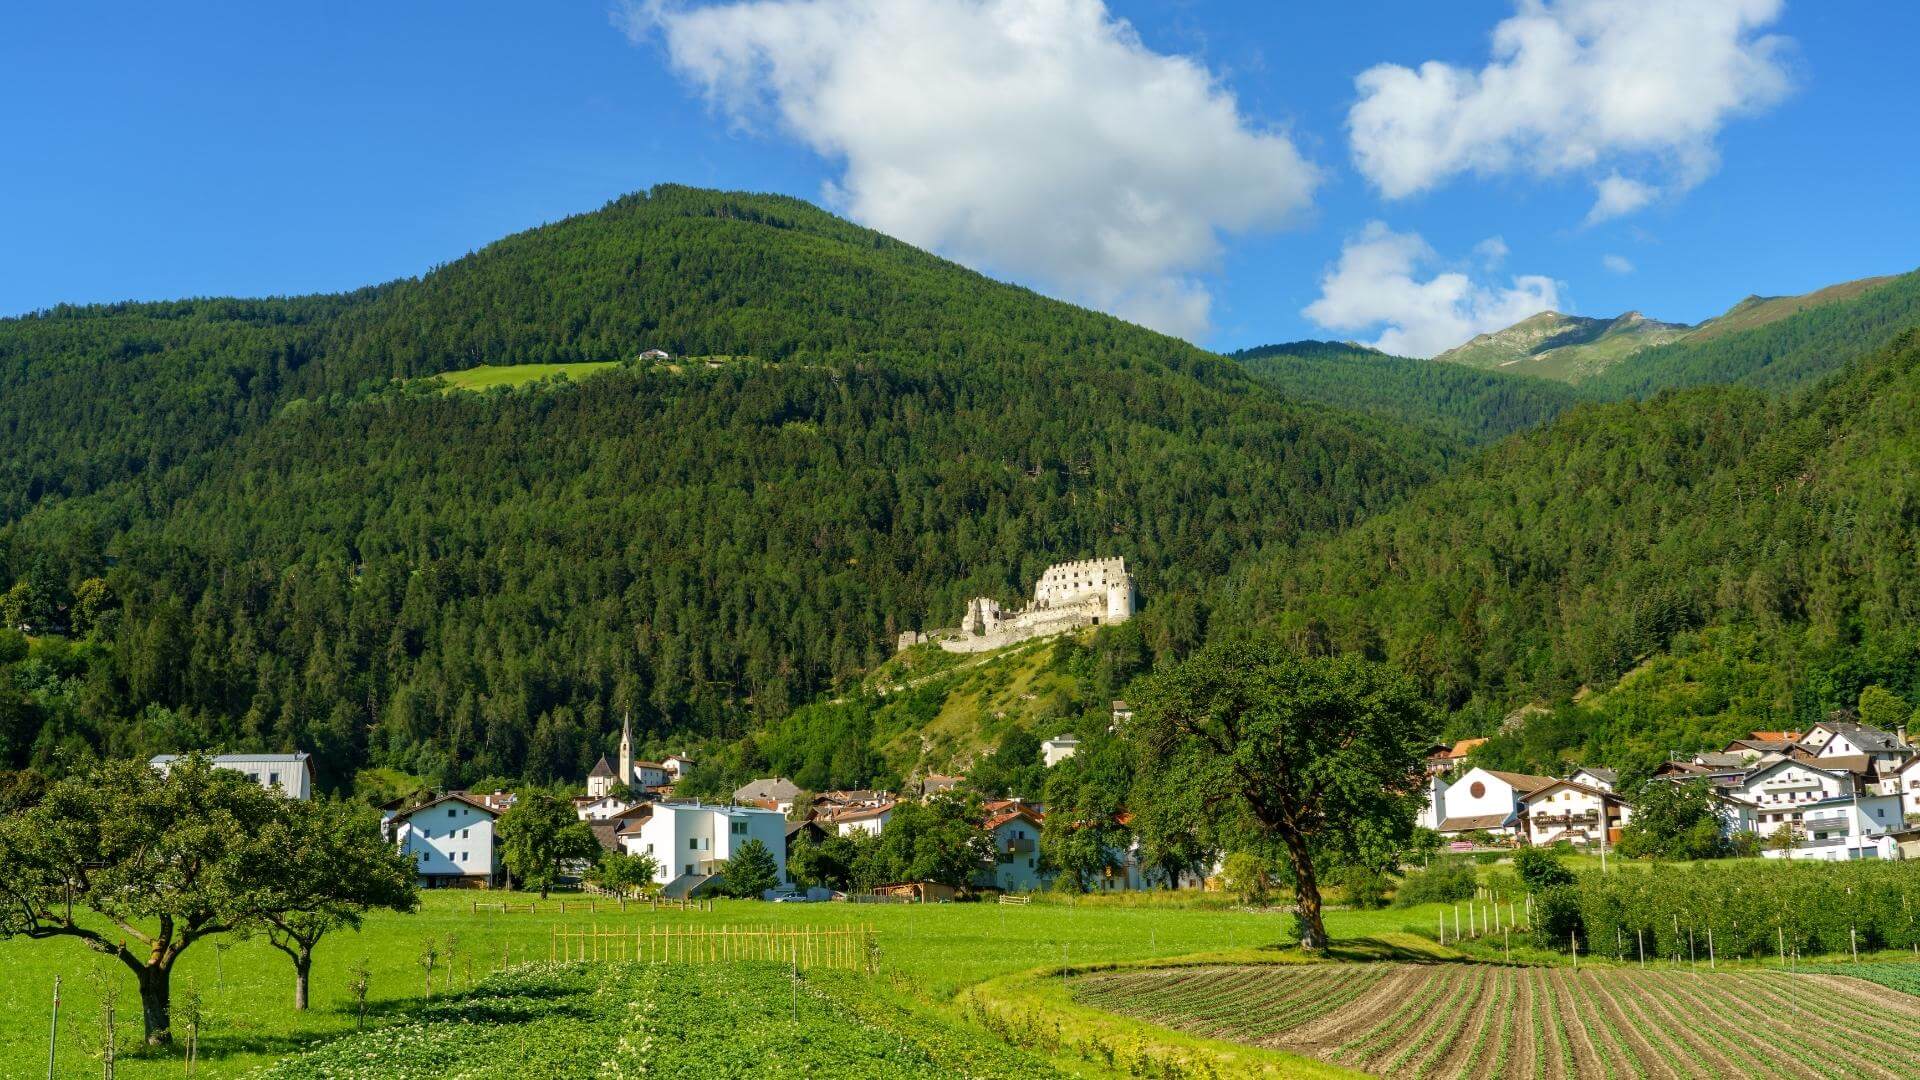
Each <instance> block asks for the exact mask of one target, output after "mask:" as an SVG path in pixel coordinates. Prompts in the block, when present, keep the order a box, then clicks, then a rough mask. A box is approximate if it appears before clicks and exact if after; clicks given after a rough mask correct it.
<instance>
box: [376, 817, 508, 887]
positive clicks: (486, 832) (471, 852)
mask: <svg viewBox="0 0 1920 1080" xmlns="http://www.w3.org/2000/svg"><path fill="white" fill-rule="evenodd" d="M493 824H494V817H493V815H491V814H489V813H487V812H486V811H484V810H481V809H480V808H478V807H475V806H469V805H467V804H466V803H463V802H459V801H457V800H448V801H446V802H440V803H435V804H433V805H432V806H428V807H425V808H423V809H421V810H417V811H415V812H414V813H412V814H410V815H408V816H407V817H406V818H404V819H403V820H402V821H401V822H400V825H399V827H398V829H397V831H396V835H395V837H394V839H395V841H396V842H397V843H398V844H399V847H400V853H401V854H402V855H405V856H407V857H408V858H410V859H412V860H413V865H414V871H415V873H417V874H419V875H420V876H421V877H422V878H426V877H451V876H456V875H457V876H460V877H467V878H491V877H493V875H494V874H495V873H496V872H497V871H498V869H499V865H498V853H497V851H496V849H495V847H494V842H493Z"/></svg>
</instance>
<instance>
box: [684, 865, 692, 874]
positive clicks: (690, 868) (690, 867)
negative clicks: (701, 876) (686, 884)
mask: <svg viewBox="0 0 1920 1080" xmlns="http://www.w3.org/2000/svg"><path fill="white" fill-rule="evenodd" d="M685 872H686V873H688V874H691V873H693V864H692V863H688V864H687V869H686V871H685Z"/></svg>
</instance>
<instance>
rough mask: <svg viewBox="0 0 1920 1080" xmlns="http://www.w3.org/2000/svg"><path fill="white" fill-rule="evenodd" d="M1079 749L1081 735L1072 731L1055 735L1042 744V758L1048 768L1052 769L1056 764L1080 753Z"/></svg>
mask: <svg viewBox="0 0 1920 1080" xmlns="http://www.w3.org/2000/svg"><path fill="white" fill-rule="evenodd" d="M1079 751H1080V737H1079V736H1077V735H1074V734H1071V733H1069V734H1065V735H1055V736H1054V737H1053V738H1051V739H1048V740H1047V741H1046V742H1043V743H1041V744H1040V760H1041V761H1042V762H1044V763H1045V764H1046V766H1047V768H1049V769H1051V768H1053V767H1054V766H1055V765H1058V764H1060V763H1061V762H1063V761H1065V760H1067V759H1068V758H1070V757H1072V756H1073V755H1074V754H1076V753H1079Z"/></svg>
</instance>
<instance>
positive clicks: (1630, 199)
mask: <svg viewBox="0 0 1920 1080" xmlns="http://www.w3.org/2000/svg"><path fill="white" fill-rule="evenodd" d="M1593 187H1594V191H1595V193H1596V198H1595V199H1594V201H1593V209H1591V210H1589V211H1587V224H1589V225H1594V224H1598V223H1599V222H1602V221H1605V220H1607V219H1608V218H1616V217H1621V216H1624V215H1626V214H1631V213H1633V212H1634V211H1635V210H1638V209H1640V208H1641V207H1643V206H1645V205H1647V204H1648V203H1650V202H1652V201H1653V200H1654V197H1655V196H1657V195H1659V194H1660V189H1659V188H1657V187H1654V186H1653V185H1652V184H1645V183H1641V182H1640V181H1638V180H1632V179H1629V178H1627V177H1624V176H1621V175H1620V174H1619V173H1610V174H1608V175H1607V176H1604V177H1601V178H1600V179H1599V180H1598V181H1596V182H1595V183H1594V185H1593Z"/></svg>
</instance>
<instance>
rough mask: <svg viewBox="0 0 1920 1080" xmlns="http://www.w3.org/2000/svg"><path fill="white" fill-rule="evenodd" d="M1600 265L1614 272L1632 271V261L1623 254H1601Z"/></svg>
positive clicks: (1624, 272)
mask: <svg viewBox="0 0 1920 1080" xmlns="http://www.w3.org/2000/svg"><path fill="white" fill-rule="evenodd" d="M1600 265H1601V266H1604V267H1606V268H1607V269H1608V270H1609V271H1611V272H1613V273H1616V274H1631V273H1633V262H1632V261H1631V260H1629V259H1628V258H1627V257H1626V256H1625V255H1602V256H1600Z"/></svg>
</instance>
